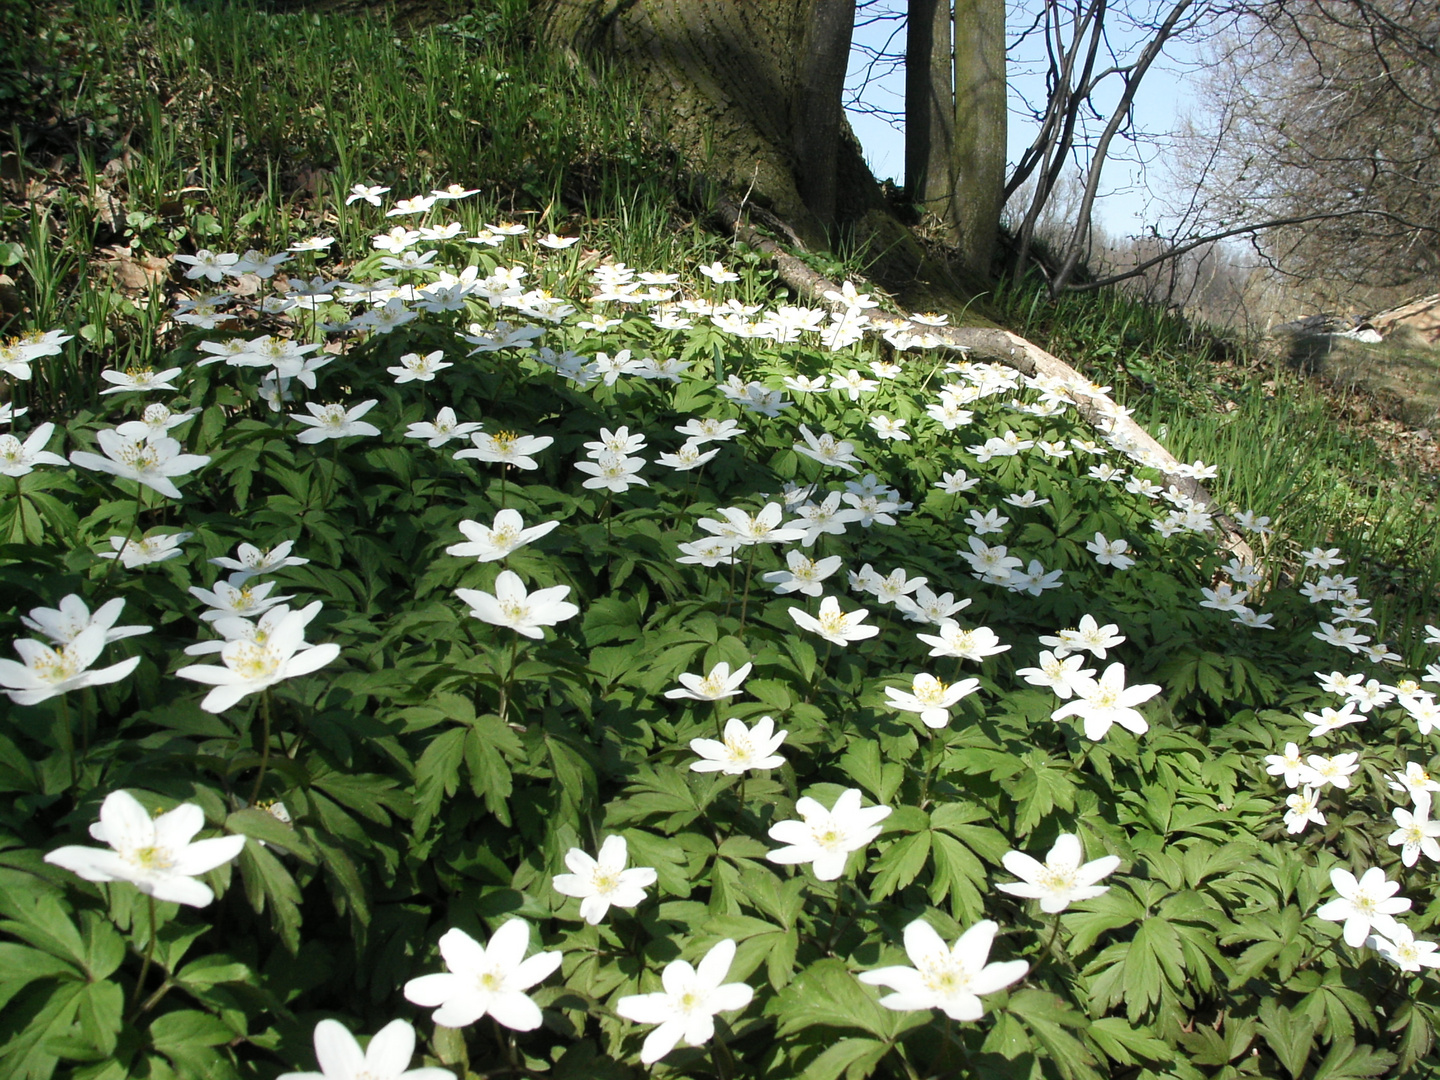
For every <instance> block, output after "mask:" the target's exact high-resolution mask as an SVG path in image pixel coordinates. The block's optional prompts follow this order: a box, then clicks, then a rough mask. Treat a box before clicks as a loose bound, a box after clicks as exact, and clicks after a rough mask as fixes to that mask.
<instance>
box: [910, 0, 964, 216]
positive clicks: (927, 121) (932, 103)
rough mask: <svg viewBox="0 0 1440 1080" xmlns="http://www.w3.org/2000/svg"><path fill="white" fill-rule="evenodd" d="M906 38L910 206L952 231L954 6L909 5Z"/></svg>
mask: <svg viewBox="0 0 1440 1080" xmlns="http://www.w3.org/2000/svg"><path fill="white" fill-rule="evenodd" d="M905 33H906V38H905V187H906V190H907V191H908V192H909V194H910V198H911V200H913V201H914V202H916V203H918V204H919V205H920V206H921V207H923V208H924V210H925V212H926V213H930V214H934V215H935V216H936V217H937V218H939V219H940V220H941V221H943V222H945V223H946V224H947V225H949V226H951V227H952V229H953V227H954V225H955V203H954V195H955V183H956V179H957V178H956V176H955V172H954V130H955V129H954V125H955V91H954V89H953V88H952V87H951V85H950V76H951V71H952V68H953V56H954V51H953V47H952V45H951V41H950V0H910V4H909V8H908V13H907V18H906V23H905Z"/></svg>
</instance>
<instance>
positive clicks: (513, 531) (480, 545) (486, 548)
mask: <svg viewBox="0 0 1440 1080" xmlns="http://www.w3.org/2000/svg"><path fill="white" fill-rule="evenodd" d="M559 524H560V522H559V521H542V522H541V523H540V524H539V525H532V526H531V527H530V528H528V529H527V528H525V519H524V518H522V517H521V516H520V511H518V510H501V511H499V512H497V513H496V515H495V523H494V525H493V526H491V527H489V528H487V527H486V526H484V525H482V524H480V522H478V521H469V520H466V521H462V522H460V525H459V528H460V531H461V532H462V533H464V534H465V537H466V539H467V540H469V541H470V542H469V543H468V544H451V545H450V546H449V547H447V548H446V549H445V554H446V555H458V556H460V557H462V558H470V557H473V558H474V559H475V560H476V561H477V562H494V561H495V560H497V559H503V558H505V557H506V556H507V555H509V554H510V553H511V552H512V551H518V550H519V549H520V548H522V547H524V546H525V545H526V544H528V543H530V542H531V541H532V540H539V539H540V538H541V537H542V536H544V535H546V534H547V533H549V532H550V531H551V530H552V529H554V528H556V527H557V526H559Z"/></svg>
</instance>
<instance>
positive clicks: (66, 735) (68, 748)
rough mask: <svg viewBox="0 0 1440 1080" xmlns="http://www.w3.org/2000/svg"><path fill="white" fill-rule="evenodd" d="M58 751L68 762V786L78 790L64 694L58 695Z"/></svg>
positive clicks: (73, 737) (72, 735) (73, 740)
mask: <svg viewBox="0 0 1440 1080" xmlns="http://www.w3.org/2000/svg"><path fill="white" fill-rule="evenodd" d="M60 750H61V752H63V753H64V755H65V756H66V758H68V759H69V761H70V786H71V787H72V788H77V789H78V788H79V787H80V771H79V768H78V767H77V765H76V763H75V733H74V732H73V731H71V730H70V699H69V698H68V697H67V696H66V695H64V694H61V695H60ZM77 797H78V792H77Z"/></svg>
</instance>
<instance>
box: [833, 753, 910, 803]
mask: <svg viewBox="0 0 1440 1080" xmlns="http://www.w3.org/2000/svg"><path fill="white" fill-rule="evenodd" d="M840 768H841V769H843V770H844V772H845V775H847V776H849V777H850V778H851V779H852V780H854V781H855V782H856V783H857V784H859V785H860V786H861V787H862V788H864V789H865V790H866V791H868V792H869V793H870V795H871V797H872V798H873V799H874V800H875V801H876V802H877V803H888V802H889V801H890V800H891V798H893V797H894V795H895V792H896V791H897V790H898V789H899V787H900V781H901V780H903V779H904V778H905V767H904V766H903V765H901V764H900V763H899V762H895V761H888V762H886V763H884V764H883V765H882V764H881V762H880V746H879V744H877V743H876V742H875V741H874V740H873V739H857V740H856V741H854V742H852V743H851V744H850V746H849V749H847V750H846V751H845V753H844V754H843V755H842V756H841V758H840Z"/></svg>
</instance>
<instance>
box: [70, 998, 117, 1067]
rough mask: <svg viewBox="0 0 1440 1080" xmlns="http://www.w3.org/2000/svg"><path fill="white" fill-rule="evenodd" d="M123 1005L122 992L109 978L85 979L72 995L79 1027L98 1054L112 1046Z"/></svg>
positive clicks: (113, 1047) (107, 1052) (112, 1048)
mask: <svg viewBox="0 0 1440 1080" xmlns="http://www.w3.org/2000/svg"><path fill="white" fill-rule="evenodd" d="M124 1008H125V993H124V991H122V990H121V989H120V987H119V986H118V985H116V984H115V983H113V982H92V983H87V984H86V985H85V987H84V988H83V989H82V990H81V991H80V993H79V994H78V995H77V996H76V998H75V1019H76V1020H77V1021H78V1022H79V1024H80V1031H81V1033H82V1034H83V1035H84V1037H85V1039H86V1040H87V1041H88V1042H89V1043H90V1044H91V1045H92V1046H94V1047H95V1049H96V1050H98V1051H99V1052H100V1054H101V1055H105V1054H109V1053H110V1052H111V1051H113V1050H114V1049H115V1042H116V1040H117V1039H118V1038H119V1036H120V1027H121V1024H122V1022H123V1021H122V1012H123V1010H124Z"/></svg>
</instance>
